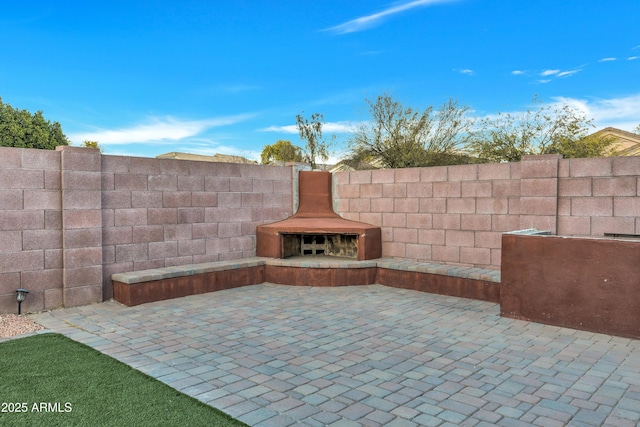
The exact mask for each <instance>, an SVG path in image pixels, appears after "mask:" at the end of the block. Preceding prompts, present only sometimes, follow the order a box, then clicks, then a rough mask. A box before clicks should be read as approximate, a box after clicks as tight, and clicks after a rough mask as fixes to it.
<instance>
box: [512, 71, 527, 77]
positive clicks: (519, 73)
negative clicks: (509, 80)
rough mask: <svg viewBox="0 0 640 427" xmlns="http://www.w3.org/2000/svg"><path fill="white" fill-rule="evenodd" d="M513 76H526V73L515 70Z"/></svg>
mask: <svg viewBox="0 0 640 427" xmlns="http://www.w3.org/2000/svg"><path fill="white" fill-rule="evenodd" d="M511 74H513V75H514V76H521V75H523V74H525V72H524V71H522V70H513V71H512V72H511Z"/></svg>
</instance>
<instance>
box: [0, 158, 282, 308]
mask: <svg viewBox="0 0 640 427" xmlns="http://www.w3.org/2000/svg"><path fill="white" fill-rule="evenodd" d="M292 194H293V191H292V168H291V167H271V166H269V167H267V166H257V165H239V164H228V163H209V162H197V161H186V160H174V159H150V158H135V157H123V156H106V155H101V154H100V153H99V152H98V150H89V149H84V148H79V147H58V150H56V151H52V150H33V149H18V148H4V147H2V148H0V242H2V244H1V245H0V313H16V312H17V302H16V299H15V297H16V295H15V290H16V289H18V288H20V287H23V288H26V289H28V290H29V291H30V293H29V295H28V297H27V299H26V301H25V302H24V303H23V306H22V308H23V310H24V312H30V311H39V310H44V309H52V308H55V307H59V306H62V305H64V306H76V305H84V304H89V303H92V302H98V301H102V300H103V299H108V298H111V297H112V295H113V289H112V284H111V279H110V278H111V274H112V273H116V272H123V271H134V270H141V269H147V268H153V267H165V266H171V265H179V264H190V263H198V262H205V261H219V260H228V259H236V258H243V257H249V256H254V255H255V230H256V226H257V225H258V224H263V223H268V222H274V221H279V220H281V219H284V218H286V217H288V216H289V215H291V214H292V206H293V202H292Z"/></svg>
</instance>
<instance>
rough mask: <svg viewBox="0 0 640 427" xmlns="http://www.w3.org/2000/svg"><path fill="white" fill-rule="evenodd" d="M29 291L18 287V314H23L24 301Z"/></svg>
mask: <svg viewBox="0 0 640 427" xmlns="http://www.w3.org/2000/svg"><path fill="white" fill-rule="evenodd" d="M28 293H29V291H28V290H26V289H22V288H20V289H16V299H17V300H18V314H22V301H24V299H25V298H26V297H27V294H28Z"/></svg>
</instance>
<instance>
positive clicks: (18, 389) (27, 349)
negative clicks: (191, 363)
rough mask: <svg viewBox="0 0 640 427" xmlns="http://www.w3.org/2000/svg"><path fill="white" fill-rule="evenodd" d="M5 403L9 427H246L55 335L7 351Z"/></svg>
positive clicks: (0, 369) (1, 349)
mask: <svg viewBox="0 0 640 427" xmlns="http://www.w3.org/2000/svg"><path fill="white" fill-rule="evenodd" d="M23 403H26V412H19V413H17V412H15V410H16V404H18V405H17V407H18V408H19V409H25V405H22V404H23ZM42 403H44V406H42V407H41V405H42ZM0 404H1V405H2V407H0V425H2V426H47V427H49V426H92V427H99V426H136V427H138V426H225V427H226V426H246V424H244V423H241V422H240V421H237V420H235V419H233V418H231V417H229V416H227V415H226V414H224V413H222V412H220V411H218V410H216V409H214V408H212V407H210V406H207V405H205V404H204V403H202V402H200V401H198V400H196V399H193V398H191V397H189V396H187V395H185V394H182V393H180V392H178V391H176V390H174V389H172V388H171V387H169V386H167V385H166V384H163V383H161V382H160V381H157V380H155V379H154V378H151V377H149V376H147V375H145V374H143V373H142V372H139V371H136V370H135V369H133V368H131V367H129V366H127V365H125V364H124V363H121V362H119V361H117V360H115V359H113V358H111V357H109V356H106V355H104V354H102V353H100V352H98V351H96V350H94V349H92V348H90V347H87V346H86V345H84V344H80V343H77V342H75V341H73V340H71V339H69V338H66V337H65V336H62V335H60V334H52V333H46V334H40V335H33V336H29V337H26V338H19V339H15V340H10V341H6V342H4V343H1V344H0ZM34 404H35V407H34ZM40 409H43V410H44V411H43V412H40V411H39V410H40ZM69 409H70V411H69ZM3 411H4V412H3Z"/></svg>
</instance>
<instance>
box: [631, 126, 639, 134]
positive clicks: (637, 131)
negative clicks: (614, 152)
mask: <svg viewBox="0 0 640 427" xmlns="http://www.w3.org/2000/svg"><path fill="white" fill-rule="evenodd" d="M633 133H637V134H638V135H640V124H639V125H638V126H636V128H635V129H634V130H633Z"/></svg>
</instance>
